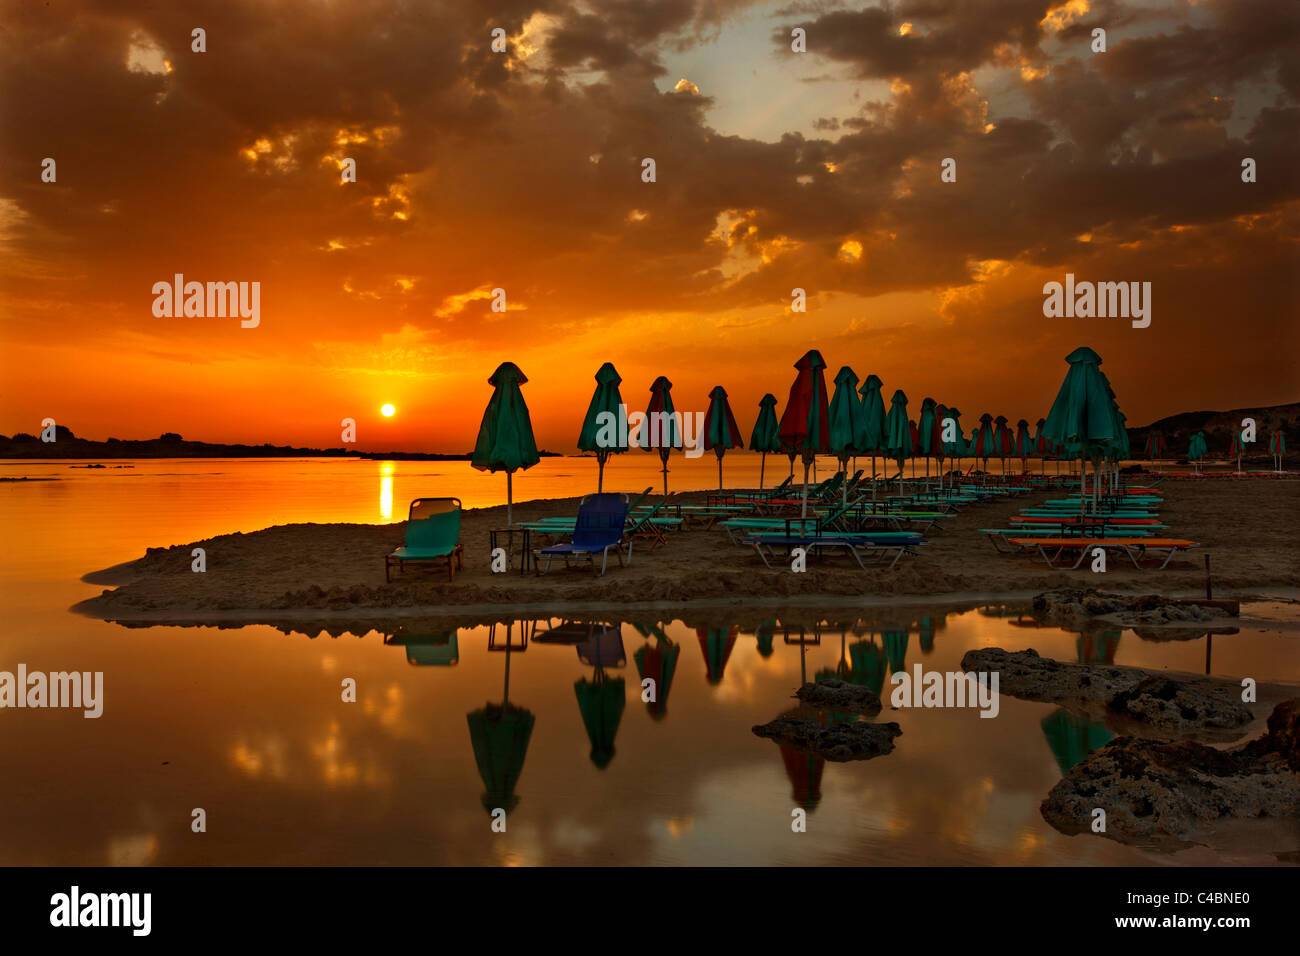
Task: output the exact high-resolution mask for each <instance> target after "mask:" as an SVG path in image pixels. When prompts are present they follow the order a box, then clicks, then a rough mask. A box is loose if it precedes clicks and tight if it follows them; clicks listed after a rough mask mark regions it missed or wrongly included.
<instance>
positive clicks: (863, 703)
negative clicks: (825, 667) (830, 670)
mask: <svg viewBox="0 0 1300 956" xmlns="http://www.w3.org/2000/svg"><path fill="white" fill-rule="evenodd" d="M795 696H796V697H798V698H799V699H800V700H801V701H803V702H804V703H805V704H811V705H812V706H814V707H818V708H820V709H822V710H836V711H841V712H842V713H846V714H862V715H863V716H864V717H874V716H876V714H878V713H880V698H879V697H878V696H876V693H875V692H874V691H873V690H872V689H871V688H870V687H861V686H859V685H857V684H850V683H849V682H848V681H842V680H837V679H830V680H824V681H821V682H820V683H816V684H813V683H808V684H804V685H803V686H802V687H800V688H799V689H798V690H797V691H795Z"/></svg>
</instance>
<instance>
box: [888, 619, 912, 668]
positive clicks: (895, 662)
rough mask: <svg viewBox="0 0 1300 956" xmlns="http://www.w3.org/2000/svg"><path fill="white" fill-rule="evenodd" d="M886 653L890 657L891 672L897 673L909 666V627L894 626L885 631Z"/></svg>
mask: <svg viewBox="0 0 1300 956" xmlns="http://www.w3.org/2000/svg"><path fill="white" fill-rule="evenodd" d="M884 643H885V654H886V655H887V656H888V657H889V672H890V673H891V674H897V673H899V672H900V671H902V670H903V669H904V668H906V667H907V628H905V627H903V628H893V629H891V630H887V631H885V633H884Z"/></svg>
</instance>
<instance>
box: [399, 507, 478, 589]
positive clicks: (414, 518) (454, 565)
mask: <svg viewBox="0 0 1300 956" xmlns="http://www.w3.org/2000/svg"><path fill="white" fill-rule="evenodd" d="M444 561H445V562H446V564H447V580H448V581H454V580H455V579H456V572H457V571H458V570H460V569H461V568H462V567H463V566H464V548H462V547H461V544H460V499H459V498H416V499H415V500H414V501H412V502H411V510H410V512H409V513H408V515H407V519H406V544H405V545H404V546H402V547H400V548H398V549H397V550H396V551H394V552H393V553H392V554H388V555H385V556H384V580H385V581H392V580H393V565H397V570H398V573H399V574H400V573H403V572H405V571H406V565H407V564H408V563H416V562H419V563H428V564H435V565H436V564H438V563H441V562H444Z"/></svg>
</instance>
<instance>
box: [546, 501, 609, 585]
mask: <svg viewBox="0 0 1300 956" xmlns="http://www.w3.org/2000/svg"><path fill="white" fill-rule="evenodd" d="M626 522H627V495H619V494H611V493H608V492H606V493H604V494H595V495H587V496H586V497H585V498H583V499H582V502H581V503H580V504H579V505H578V520H577V523H576V524H575V525H574V528H573V540H572V541H570V542H568V543H567V544H556V545H552V546H551V547H549V548H542V549H541V550H540V551H538V552H537V553H538V554H539V555H545V556H546V568H545V571H548V572H549V571H550V570H551V558H552V557H554V556H555V555H557V554H559V555H563V556H564V563H565V565H566V566H567V565H568V563H569V559H570V558H572V557H577V556H580V555H585V556H586V557H587V558H588V560H590V561H591V566H592V569H593V570H594V569H595V567H596V555H597V554H599V555H600V573H601V574H604V573H605V569H606V567H607V566H608V564H609V552H610V549H613V551H614V556H615V557H617V558H618V563H619V566H620V567H622V566H623V549H622V542H623V535H624V530H625V524H626ZM628 557H629V558H630V557H631V543H630V542H629V546H628Z"/></svg>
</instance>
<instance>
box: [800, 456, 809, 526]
mask: <svg viewBox="0 0 1300 956" xmlns="http://www.w3.org/2000/svg"><path fill="white" fill-rule="evenodd" d="M808 465H809V462H808V459H807V458H805V459H804V460H803V512H802V513H801V514H800V515H799V517H801V518H806V517H808Z"/></svg>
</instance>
